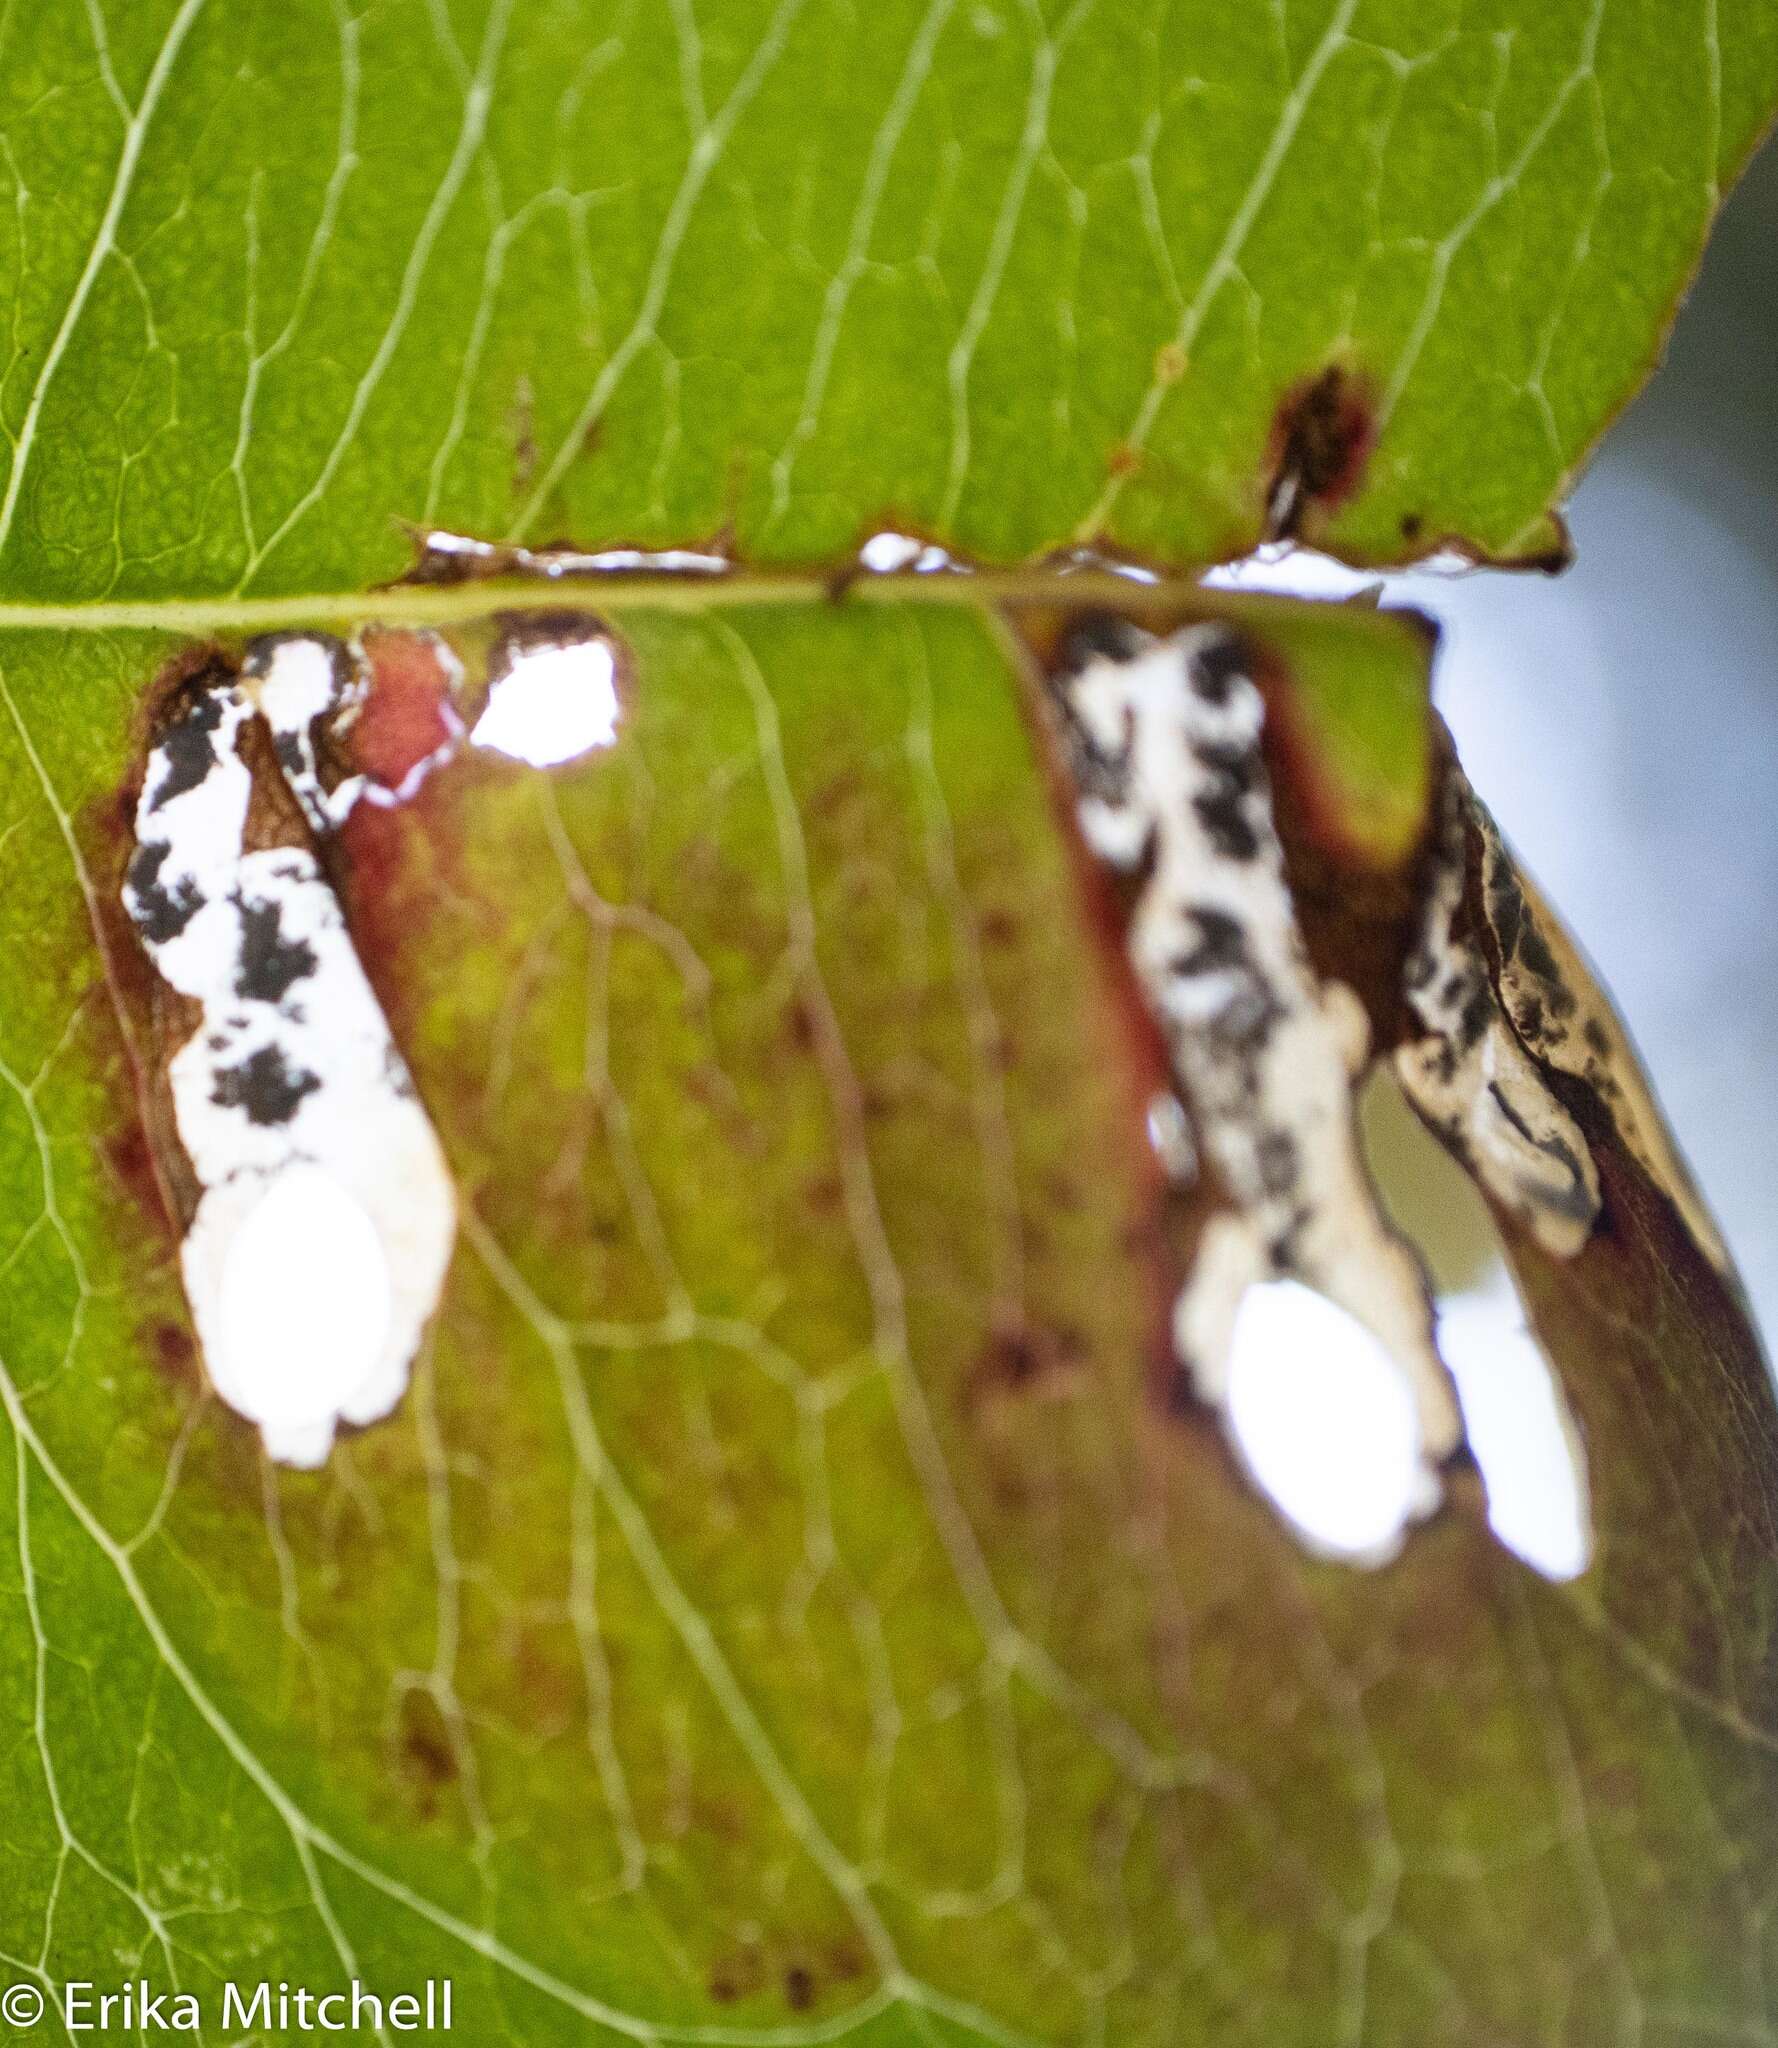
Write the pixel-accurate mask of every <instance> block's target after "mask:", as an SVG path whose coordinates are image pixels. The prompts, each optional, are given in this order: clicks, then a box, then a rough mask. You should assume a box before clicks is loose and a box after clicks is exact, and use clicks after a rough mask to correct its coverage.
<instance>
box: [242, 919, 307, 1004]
mask: <svg viewBox="0 0 1778 2048" xmlns="http://www.w3.org/2000/svg"><path fill="white" fill-rule="evenodd" d="M235 902H236V904H237V905H238V906H239V908H240V912H241V963H240V968H239V970H238V972H237V973H236V975H235V994H236V995H238V996H246V997H247V998H248V999H249V1000H250V1001H252V1002H259V1003H281V1002H282V1001H283V1000H284V998H285V997H286V996H287V995H288V994H289V993H290V991H291V989H293V988H294V987H295V986H296V984H297V983H298V982H299V981H303V980H306V979H307V978H308V976H309V975H311V974H313V973H314V972H315V969H316V967H317V966H318V965H319V962H318V961H317V960H316V958H315V949H314V947H313V946H311V945H310V944H309V942H308V940H307V939H289V938H286V937H285V936H284V928H283V924H282V916H283V913H282V911H281V909H280V907H279V905H278V904H277V903H276V902H275V901H273V902H258V903H253V902H248V901H246V900H245V899H244V898H242V897H239V896H237V897H236V898H235Z"/></svg>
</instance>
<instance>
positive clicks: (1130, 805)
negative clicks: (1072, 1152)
mask: <svg viewBox="0 0 1778 2048" xmlns="http://www.w3.org/2000/svg"><path fill="white" fill-rule="evenodd" d="M1249 668H1250V659H1249V657H1248V655H1247V653H1246V651H1245V649H1244V647H1243V644H1242V642H1241V641H1240V640H1239V639H1238V638H1237V637H1236V636H1235V635H1234V634H1232V633H1230V632H1229V631H1227V630H1226V629H1224V628H1221V627H1216V626H1195V627H1189V628H1186V629H1184V630H1182V631H1180V632H1178V633H1175V634H1173V635H1172V636H1171V637H1168V638H1156V637H1154V636H1152V635H1149V634H1147V633H1144V632H1140V631H1138V630H1136V629H1134V628H1131V627H1126V626H1122V625H1115V624H1114V625H1111V626H1108V627H1105V628H1104V629H1103V630H1098V631H1089V632H1087V633H1084V634H1082V635H1081V636H1079V637H1077V640H1076V642H1075V648H1074V655H1073V658H1072V659H1070V660H1065V661H1064V663H1063V665H1062V666H1061V668H1060V669H1059V670H1058V671H1057V672H1056V673H1055V674H1054V675H1053V676H1052V680H1051V689H1052V702H1053V705H1054V708H1055V710H1056V712H1057V714H1058V723H1059V726H1060V730H1061V737H1062V744H1063V748H1064V751H1065V754H1066V757H1067V759H1068V761H1069V764H1070V766H1071V768H1072V771H1073V776H1074V781H1075V785H1076V790H1077V797H1078V800H1077V807H1076V816H1077V819H1078V823H1079V827H1080V830H1081V834H1082V837H1083V838H1084V840H1085V841H1086V844H1087V845H1088V847H1089V848H1090V849H1091V850H1092V852H1093V853H1095V854H1096V855H1097V856H1098V858H1099V859H1100V860H1101V861H1103V862H1104V863H1106V864H1107V865H1108V866H1109V867H1111V868H1113V869H1115V870H1117V871H1119V872H1120V873H1121V874H1122V875H1123V876H1125V877H1126V878H1127V881H1128V885H1129V889H1130V894H1131V901H1130V905H1129V910H1128V924H1127V930H1126V934H1125V944H1126V947H1127V951H1128V955H1129V959H1130V962H1131V965H1132V968H1133V970H1134V972H1135V975H1136V978H1137V981H1138V984H1139V986H1140V988H1141V990H1142V992H1143V995H1144V997H1145V1000H1146V1002H1147V1005H1148V1007H1149V1009H1150V1010H1151V1012H1152V1014H1153V1015H1154V1017H1155V1018H1156V1020H1157V1022H1158V1023H1159V1025H1160V1028H1161V1031H1162V1034H1163V1036H1164V1038H1165V1040H1166V1043H1167V1047H1168V1052H1169V1055H1170V1059H1171V1063H1172V1066H1173V1070H1174V1073H1175V1075H1176V1077H1177V1079H1178V1082H1179V1085H1180V1088H1181V1090H1182V1094H1183V1097H1184V1103H1185V1107H1186V1109H1187V1110H1188V1111H1189V1114H1190V1117H1191V1121H1192V1123H1193V1125H1194V1126H1195V1128H1196V1132H1197V1136H1198V1140H1199V1149H1200V1151H1201V1153H1202V1155H1203V1157H1204V1158H1205V1160H1206V1161H1207V1163H1208V1165H1209V1166H1210V1168H1211V1169H1212V1170H1213V1172H1214V1174H1215V1176H1216V1179H1217V1181H1218V1183H1219V1184H1220V1188H1221V1191H1222V1193H1223V1194H1224V1195H1225V1196H1226V1201H1227V1206H1226V1207H1223V1208H1222V1209H1220V1210H1219V1211H1218V1212H1217V1213H1216V1214H1215V1215H1213V1216H1212V1218H1211V1219H1210V1221H1209V1223H1208V1224H1207V1225H1206V1227H1205V1229H1204V1231H1203V1233H1202V1236H1201V1237H1200V1240H1199V1243H1198V1247H1197V1254H1196V1259H1195V1262H1194V1266H1193V1270H1192V1273H1191V1276H1190V1278H1189V1280H1188V1282H1187V1284H1186V1286H1185V1288H1184V1290H1183V1291H1182V1293H1181V1294H1180V1296H1179V1299H1178V1301H1177V1303H1176V1305H1175V1309H1174V1316H1173V1331H1174V1340H1175V1345H1176V1349H1177V1352H1178V1356H1179V1359H1180V1361H1181V1363H1182V1365H1183V1366H1184V1368H1185V1369H1186V1371H1187V1372H1188V1374H1189V1375H1190V1377H1191V1380H1192V1382H1193V1384H1194V1386H1195V1387H1196V1390H1197V1391H1198V1393H1199V1394H1200V1395H1201V1396H1202V1397H1203V1398H1204V1399H1205V1400H1206V1401H1208V1402H1210V1403H1211V1404H1212V1405H1213V1406H1215V1407H1217V1408H1219V1409H1222V1410H1224V1411H1232V1395H1233V1390H1234V1386H1235V1381H1236V1377H1237V1374H1238V1372H1239V1370H1240V1362H1241V1358H1242V1355H1243V1352H1244V1351H1249V1350H1251V1349H1252V1346H1251V1345H1250V1344H1248V1343H1247V1342H1246V1341H1245V1340H1246V1339H1247V1338H1249V1337H1251V1335H1252V1328H1253V1325H1254V1322H1255V1318H1256V1317H1257V1318H1259V1319H1260V1320H1262V1321H1266V1322H1267V1323H1268V1324H1276V1323H1277V1322H1278V1321H1279V1320H1280V1318H1281V1317H1282V1318H1283V1319H1284V1320H1286V1321H1288V1322H1289V1324H1290V1326H1291V1330H1292V1332H1293V1336H1292V1341H1293V1342H1294V1343H1297V1344H1307V1345H1309V1346H1310V1347H1315V1346H1319V1347H1320V1348H1322V1349H1323V1350H1324V1351H1325V1352H1326V1353H1327V1354H1328V1355H1329V1356H1330V1357H1339V1356H1344V1357H1346V1358H1349V1359H1351V1360H1352V1362H1353V1367H1354V1371H1355V1373H1356V1374H1358V1375H1359V1376H1360V1377H1366V1378H1367V1383H1372V1384H1374V1383H1375V1382H1376V1380H1377V1373H1376V1370H1375V1368H1376V1366H1377V1364H1378V1362H1379V1361H1381V1362H1382V1363H1383V1365H1384V1366H1385V1368H1386V1370H1385V1372H1384V1374H1383V1378H1384V1379H1385V1380H1388V1379H1393V1382H1394V1384H1395V1387H1396V1389H1397V1390H1398V1391H1399V1392H1400V1393H1402V1394H1404V1395H1405V1406H1404V1408H1403V1410H1402V1411H1401V1412H1402V1413H1403V1414H1404V1415H1405V1417H1406V1418H1407V1420H1406V1425H1405V1428H1406V1434H1405V1437H1404V1438H1403V1441H1404V1442H1406V1443H1407V1444H1408V1446H1409V1456H1408V1464H1409V1465H1410V1466H1411V1471H1410V1472H1409V1475H1408V1484H1407V1486H1406V1489H1405V1501H1404V1505H1405V1507H1406V1509H1407V1511H1409V1512H1413V1513H1420V1514H1423V1513H1426V1512H1428V1511H1429V1510H1430V1509H1431V1507H1432V1506H1433V1505H1434V1504H1435V1503H1436V1500H1437V1498H1438V1488H1437V1483H1436V1480H1435V1478H1434V1476H1433V1471H1432V1465H1433V1463H1434V1462H1436V1461H1437V1460H1439V1459H1441V1458H1443V1457H1444V1456H1446V1455H1447V1454H1448V1453H1449V1452H1450V1451H1451V1450H1452V1449H1453V1448H1454V1447H1455V1445H1456V1442H1457V1438H1458V1431H1459V1421H1458V1412H1457V1405H1456V1401H1455V1399H1454V1396H1453V1392H1452V1389H1451V1385H1450V1382H1449V1379H1448V1377H1447V1375H1446V1373H1445V1371H1444V1368H1443V1366H1442V1365H1441V1363H1440V1361H1439V1358H1438V1355H1437V1352H1436V1350H1435V1348H1434V1345H1433V1336H1432V1316H1431V1308H1430V1304H1429V1302H1428V1300H1427V1296H1426V1292H1425V1288H1424V1286H1423V1284H1422V1280H1421V1276H1420V1273H1419V1269H1418V1267H1417V1266H1416V1264H1415V1261H1414V1258H1413V1255H1412V1253H1411V1252H1410V1251H1409V1249H1408V1248H1407V1246H1406V1245H1405V1244H1404V1243H1403V1242H1402V1240H1401V1239H1400V1238H1399V1237H1398V1236H1397V1235H1396V1234H1395V1232H1394V1231H1393V1230H1392V1229H1391V1227H1390V1226H1389V1224H1388V1223H1387V1221H1386V1220H1385V1218H1384V1216H1383V1214H1382V1212H1381V1211H1380V1209H1379V1207H1378V1205H1377V1202H1376V1198H1375V1195H1374V1193H1373V1191H1372V1189H1371V1186H1370V1183H1369V1181H1368V1178H1367V1176H1366V1173H1365V1168H1364V1164H1363V1160H1362V1156H1361V1153H1360V1150H1359V1146H1358V1141H1357V1136H1356V1130H1355V1125H1354V1114H1353V1082H1354V1078H1355V1076H1356V1075H1357V1074H1358V1073H1359V1072H1360V1071H1361V1070H1362V1068H1363V1066H1364V1064H1365V1061H1366V1056H1367V1052H1368V1039H1369V1025H1368V1021H1367V1019H1366V1015H1365V1012H1364V1009H1363V1007H1362V1005H1361V1004H1360V1002H1359V1000H1358V998H1357V996H1356V995H1355V994H1354V993H1353V991H1352V990H1351V989H1350V988H1349V987H1347V986H1346V985H1345V984H1344V983H1343V982H1340V981H1338V980H1334V979H1326V980H1322V979H1319V978H1318V977H1317V975H1316V974H1315V971H1314V969H1313V967H1312V966H1311V964H1310V961H1309V957H1308V953H1307V950H1306V948H1305V945H1304V942H1303V936H1302V932H1301V930H1300V928H1299V925H1298V921H1297V913H1296V907H1295V904H1294V902H1293V899H1292V896H1291V892H1290V887H1289V884H1288V882H1287V880H1286V876H1285V871H1284V857H1283V850H1282V846H1281V843H1280V841H1279V838H1278V833H1277V828H1276V825H1275V823H1274V819H1273V814H1272V797H1271V788H1270V783H1269V779H1268V776H1267V772H1266V768H1265V765H1264V762H1263V759H1262V756H1261V752H1260V741H1261V732H1262V727H1263V723H1264V703H1263V700H1262V697H1261V695H1260V691H1259V689H1258V687H1257V686H1256V684H1255V683H1254V681H1253V680H1252V677H1251V675H1250V673H1249ZM1389 1398H1390V1397H1389V1395H1388V1394H1387V1393H1385V1394H1384V1396H1383V1400H1382V1406H1383V1408H1387V1405H1388V1401H1389ZM1379 1412H1380V1413H1381V1412H1382V1409H1380V1410H1379ZM1231 1421H1232V1422H1233V1423H1234V1424H1235V1430H1234V1433H1235V1436H1236V1439H1237V1447H1238V1448H1240V1447H1241V1438H1242V1435H1243V1432H1242V1430H1241V1428H1240V1426H1239V1416H1238V1415H1236V1414H1234V1413H1232V1412H1231ZM1248 1463H1249V1465H1250V1468H1252V1469H1253V1470H1254V1471H1255V1476H1256V1477H1258V1478H1259V1479H1260V1480H1261V1483H1262V1484H1264V1483H1265V1480H1266V1471H1265V1469H1264V1467H1263V1465H1262V1464H1261V1462H1260V1461H1259V1460H1257V1459H1255V1458H1254V1457H1251V1456H1250V1457H1249V1458H1248ZM1398 1538H1399V1521H1398V1520H1393V1521H1391V1522H1389V1523H1388V1524H1387V1525H1385V1524H1384V1523H1378V1524H1376V1525H1375V1526H1367V1527H1365V1528H1364V1529H1362V1530H1359V1531H1358V1532H1357V1533H1356V1534H1355V1535H1353V1534H1350V1532H1349V1539H1345V1540H1339V1541H1336V1542H1334V1543H1332V1544H1331V1546H1330V1547H1335V1548H1338V1549H1340V1550H1341V1551H1342V1552H1343V1553H1344V1554H1348V1555H1353V1556H1356V1557H1363V1558H1369V1559H1379V1558H1381V1557H1383V1556H1386V1555H1388V1554H1389V1552H1390V1551H1391V1549H1392V1548H1393V1546H1394V1544H1395V1542H1396V1541H1397V1540H1398Z"/></svg>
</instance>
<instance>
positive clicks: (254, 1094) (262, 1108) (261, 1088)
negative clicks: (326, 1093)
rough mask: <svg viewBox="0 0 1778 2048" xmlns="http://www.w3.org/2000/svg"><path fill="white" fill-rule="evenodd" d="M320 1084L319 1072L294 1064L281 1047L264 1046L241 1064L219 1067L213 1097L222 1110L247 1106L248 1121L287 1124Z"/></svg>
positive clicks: (245, 1107)
mask: <svg viewBox="0 0 1778 2048" xmlns="http://www.w3.org/2000/svg"><path fill="white" fill-rule="evenodd" d="M320 1086H321V1078H320V1076H319V1075H318V1074H310V1073H304V1072H302V1071H301V1070H299V1069H294V1068H292V1067H291V1065H290V1063H289V1062H288V1061H287V1060H286V1059H285V1057H284V1048H283V1047H282V1046H279V1045H262V1046H261V1047H260V1048H259V1049H258V1050H257V1051H256V1052H253V1053H249V1054H248V1056H247V1058H246V1059H244V1060H243V1061H242V1062H241V1064H240V1065H239V1066H238V1067H223V1068H219V1069H218V1071H217V1075H216V1085H215V1087H213V1088H212V1089H211V1091H210V1100H211V1101H212V1102H214V1103H215V1104H216V1105H217V1107H218V1108H219V1109H244V1110H245V1111H246V1112H247V1120H248V1122H249V1123H256V1124H287V1123H289V1121H290V1119H291V1118H292V1117H293V1116H295V1114H296V1112H297V1110H298V1109H299V1108H300V1107H301V1106H302V1100H303V1097H304V1096H305V1095H313V1094H314V1092H315V1090H316V1089H317V1088H319V1087H320Z"/></svg>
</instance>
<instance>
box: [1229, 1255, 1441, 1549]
mask: <svg viewBox="0 0 1778 2048" xmlns="http://www.w3.org/2000/svg"><path fill="white" fill-rule="evenodd" d="M1228 1408H1229V1426H1230V1429H1231V1430H1232V1432H1233V1434H1234V1439H1235V1443H1236V1446H1237V1448H1238V1449H1239V1451H1240V1454H1241V1458H1242V1461H1243V1463H1244V1464H1245V1465H1246V1466H1247V1469H1248V1471H1249V1472H1250V1473H1251V1474H1252V1476H1253V1478H1254V1481H1255V1482H1256V1484H1258V1485H1259V1486H1260V1487H1261V1488H1262V1489H1263V1490H1264V1491H1265V1492H1266V1493H1267V1494H1269V1495H1270V1496H1271V1498H1272V1500H1273V1501H1274V1502H1275V1503H1276V1504H1277V1506H1278V1509H1279V1511H1280V1512H1281V1513H1282V1514H1283V1515H1284V1516H1285V1517H1286V1518H1287V1519H1288V1520H1289V1521H1290V1522H1291V1523H1292V1524H1294V1526H1295V1527H1296V1528H1297V1529H1298V1530H1300V1531H1301V1533H1302V1535H1303V1537H1304V1538H1305V1540H1306V1541H1307V1542H1309V1543H1310V1544H1311V1545H1312V1546H1313V1547H1314V1548H1315V1549H1317V1550H1320V1551H1325V1552H1327V1553H1329V1554H1330V1555H1332V1556H1335V1557H1344V1558H1349V1559H1351V1560H1352V1561H1353V1562H1355V1563H1381V1562H1382V1561H1383V1560H1384V1559H1385V1558H1387V1557H1389V1556H1391V1555H1392V1554H1393V1553H1394V1551H1395V1549H1396V1547H1397V1545H1398V1544H1399V1543H1400V1541H1401V1535H1402V1531H1403V1529H1404V1528H1405V1527H1406V1526H1407V1523H1408V1521H1409V1520H1410V1519H1411V1517H1412V1516H1413V1515H1414V1514H1415V1512H1416V1511H1417V1510H1420V1509H1423V1508H1424V1507H1425V1505H1426V1504H1427V1503H1426V1500H1425V1473H1424V1468H1423V1466H1422V1464H1421V1460H1420V1431H1419V1424H1418V1421H1417V1418H1416V1416H1415V1411H1414V1398H1413V1393H1412V1391H1411V1389H1410V1388H1409V1386H1408V1383H1407V1381H1406V1380H1405V1378H1404V1377H1403V1375H1402V1373H1401V1370H1400V1368H1399V1367H1398V1366H1397V1364H1396V1362H1395V1360H1394V1359H1393V1358H1391V1357H1390V1355H1389V1353H1388V1352H1387V1351H1386V1350H1385V1349H1384V1347H1383V1346H1382V1345H1381V1344H1379V1343H1378V1341H1377V1340H1376V1338H1375V1337H1373V1336H1372V1335H1371V1333H1370V1332H1369V1331H1368V1330H1367V1329H1366V1328H1365V1327H1364V1325H1363V1324H1362V1323H1361V1322H1359V1321H1358V1319H1357V1318H1356V1317H1355V1316H1351V1315H1348V1314H1347V1313H1346V1311H1345V1310H1344V1309H1342V1308H1339V1307H1337V1306H1336V1305H1335V1304H1334V1303H1333V1302H1331V1301H1329V1300H1327V1299H1326V1298H1325V1296H1323V1295H1320V1294H1317V1293H1316V1292H1315V1291H1314V1290H1313V1289H1312V1288H1308V1287H1305V1286H1303V1285H1302V1284H1301V1282H1300V1281H1296V1280H1272V1281H1266V1282H1263V1283H1261V1284H1260V1285H1258V1286H1254V1287H1249V1288H1248V1289H1247V1291H1246V1293H1245V1294H1244V1295H1243V1296H1242V1298H1241V1306H1240V1307H1239V1309H1237V1311H1236V1313H1235V1327H1234V1335H1233V1337H1232V1339H1231V1341H1230V1347H1229V1397H1228Z"/></svg>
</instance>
